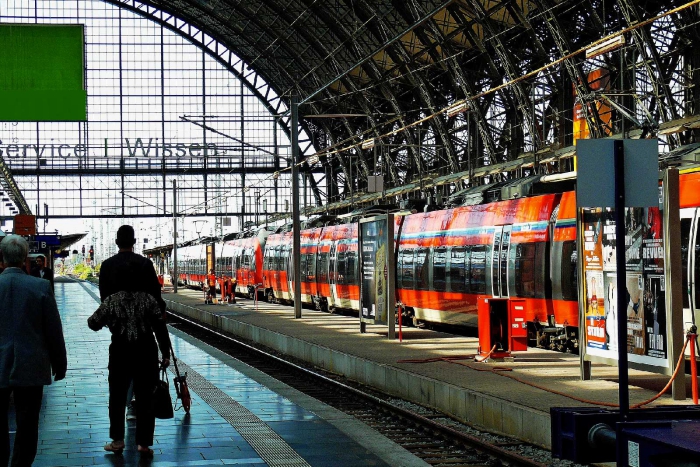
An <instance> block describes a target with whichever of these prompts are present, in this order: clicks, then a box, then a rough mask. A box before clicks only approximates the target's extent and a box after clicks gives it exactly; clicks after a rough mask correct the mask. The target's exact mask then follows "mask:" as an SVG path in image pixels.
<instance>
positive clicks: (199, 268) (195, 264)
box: [177, 239, 210, 288]
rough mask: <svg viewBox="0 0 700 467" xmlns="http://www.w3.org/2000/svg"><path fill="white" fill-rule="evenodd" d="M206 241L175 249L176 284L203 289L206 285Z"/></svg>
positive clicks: (194, 242)
mask: <svg viewBox="0 0 700 467" xmlns="http://www.w3.org/2000/svg"><path fill="white" fill-rule="evenodd" d="M209 244H210V243H209V242H207V241H206V239H201V240H196V241H191V242H187V243H185V244H183V245H182V246H179V247H178V249H177V269H178V271H177V273H178V283H179V284H182V285H184V286H185V287H193V288H203V287H204V284H205V283H206V274H207V272H208V269H207V245H209Z"/></svg>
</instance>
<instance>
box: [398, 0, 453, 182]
mask: <svg viewBox="0 0 700 467" xmlns="http://www.w3.org/2000/svg"><path fill="white" fill-rule="evenodd" d="M403 5H404V6H402V7H399V8H398V11H399V13H400V14H401V15H402V16H403V17H404V18H405V19H406V21H408V22H411V21H415V18H413V17H412V16H416V15H420V14H421V13H422V12H420V11H416V10H417V5H415V4H414V3H411V2H407V3H404V4H403ZM410 6H413V7H414V8H409V9H410V10H411V11H408V9H407V8H406V7H410ZM425 24H426V25H427V27H430V25H431V24H434V23H433V20H432V18H430V19H429V20H427V21H426V23H425ZM438 32H439V31H438ZM413 33H414V34H415V35H416V36H417V37H418V39H419V40H420V41H421V42H422V43H423V44H424V45H425V46H429V45H431V44H432V42H431V41H430V39H429V38H428V37H427V35H426V34H425V32H424V31H423V29H422V28H417V29H416V30H414V31H413ZM440 37H442V34H440ZM428 54H429V55H430V57H431V58H432V60H433V62H434V63H439V62H440V61H441V59H442V57H440V55H439V54H438V53H437V51H436V50H435V48H434V47H429V49H428ZM430 101H431V102H432V101H433V99H432V96H431V99H430ZM431 123H432V125H431V126H432V127H433V133H434V134H437V135H439V137H440V139H441V140H442V144H443V147H444V148H445V152H446V154H447V160H448V163H449V165H450V170H451V171H452V172H453V173H455V172H459V171H461V168H460V166H459V158H458V156H457V151H455V147H454V144H453V143H452V138H450V135H449V132H448V130H447V127H446V122H445V117H444V116H442V115H438V116H436V117H435V118H433V119H432V121H431Z"/></svg>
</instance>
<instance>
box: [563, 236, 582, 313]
mask: <svg viewBox="0 0 700 467" xmlns="http://www.w3.org/2000/svg"><path fill="white" fill-rule="evenodd" d="M561 250H562V251H561V298H562V299H564V300H578V253H577V252H576V240H568V241H566V242H563V244H562V249H561Z"/></svg>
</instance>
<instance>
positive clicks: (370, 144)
mask: <svg viewBox="0 0 700 467" xmlns="http://www.w3.org/2000/svg"><path fill="white" fill-rule="evenodd" d="M373 147H374V138H371V139H366V140H364V141H363V142H362V149H372V148H373Z"/></svg>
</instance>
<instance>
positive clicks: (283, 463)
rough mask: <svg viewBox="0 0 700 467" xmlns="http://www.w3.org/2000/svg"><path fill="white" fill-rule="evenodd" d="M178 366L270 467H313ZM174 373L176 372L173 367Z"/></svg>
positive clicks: (181, 364)
mask: <svg viewBox="0 0 700 467" xmlns="http://www.w3.org/2000/svg"><path fill="white" fill-rule="evenodd" d="M80 285H82V286H83V288H84V289H85V291H86V292H87V293H88V294H90V295H91V296H92V298H94V299H95V301H97V303H100V296H99V295H97V294H96V293H95V292H94V290H92V289H91V287H90V286H88V285H86V284H83V283H82V282H80ZM177 366H178V369H180V370H181V372H187V387H188V388H189V389H191V390H192V391H194V392H195V393H196V394H197V396H199V398H200V399H201V400H203V401H204V402H206V403H207V404H208V405H209V406H210V407H211V408H212V409H214V410H215V411H216V413H218V414H219V415H220V416H221V417H222V418H223V419H224V420H226V421H227V422H229V423H230V424H231V426H232V427H233V428H235V430H236V431H237V432H238V433H239V434H240V435H241V436H242V437H243V439H245V440H246V442H247V443H248V444H250V446H251V447H252V448H253V449H254V450H255V452H257V453H258V455H259V456H260V458H261V459H262V460H264V461H265V462H266V463H267V465H270V466H272V467H277V466H279V467H297V466H300V467H311V465H310V464H309V463H308V462H306V461H305V460H304V458H303V457H301V456H300V455H299V454H298V453H297V452H296V451H295V450H294V449H292V448H291V447H290V446H289V445H288V444H287V443H286V442H285V441H284V440H283V439H282V438H281V437H280V436H279V435H278V434H277V433H275V431H274V430H273V429H272V428H270V427H269V426H267V424H265V422H263V421H262V420H260V419H259V418H258V417H257V416H255V414H254V413H252V412H251V411H250V410H248V409H246V408H245V407H243V406H242V405H241V404H239V403H238V402H236V400H235V399H233V398H232V397H230V396H229V395H227V394H226V393H225V392H223V391H222V390H221V389H219V388H217V387H216V386H214V385H213V384H211V383H210V382H209V381H208V380H207V379H206V378H205V377H204V376H202V375H200V374H199V373H197V372H196V371H195V370H193V369H192V368H191V367H190V366H189V365H187V364H186V363H184V362H183V361H182V360H178V361H177ZM170 371H174V369H173V367H172V366H171V367H170Z"/></svg>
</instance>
